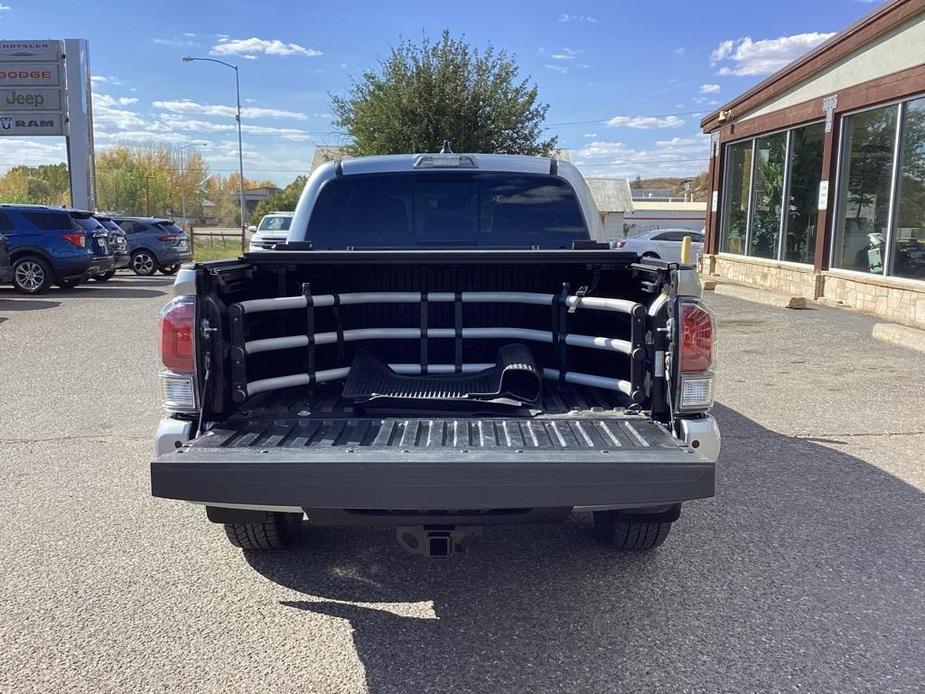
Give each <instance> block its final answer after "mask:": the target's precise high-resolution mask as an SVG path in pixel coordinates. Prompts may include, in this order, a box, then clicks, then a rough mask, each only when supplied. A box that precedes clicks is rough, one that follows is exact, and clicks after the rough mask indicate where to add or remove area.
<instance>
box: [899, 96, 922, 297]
mask: <svg viewBox="0 0 925 694" xmlns="http://www.w3.org/2000/svg"><path fill="white" fill-rule="evenodd" d="M895 217H896V224H895V226H894V230H893V244H892V245H893V261H892V272H891V274H893V275H896V276H898V277H908V278H911V279H917V280H925V98H921V99H917V100H915V101H910V102H909V103H908V104H906V107H905V114H904V117H903V126H902V144H901V145H900V160H899V190H898V195H897V206H896V213H895Z"/></svg>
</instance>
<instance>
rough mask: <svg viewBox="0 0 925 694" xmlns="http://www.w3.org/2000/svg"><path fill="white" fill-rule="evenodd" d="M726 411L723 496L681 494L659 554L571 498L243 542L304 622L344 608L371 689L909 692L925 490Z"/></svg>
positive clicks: (917, 657) (923, 552)
mask: <svg viewBox="0 0 925 694" xmlns="http://www.w3.org/2000/svg"><path fill="white" fill-rule="evenodd" d="M715 413H716V415H717V417H718V418H719V420H720V424H721V428H722V431H723V432H724V441H723V454H722V458H721V461H720V468H719V474H718V482H717V488H718V492H719V496H718V497H717V498H716V499H713V500H704V501H698V502H693V503H691V504H688V505H686V506H685V510H684V512H683V513H682V516H681V520H680V522H678V523H677V524H676V525H675V528H674V530H673V531H672V535H671V537H669V539H668V541H667V542H666V544H665V545H664V546H663V547H662V548H660V549H659V550H657V551H655V552H651V553H648V554H619V553H614V552H612V551H607V550H606V549H605V548H602V547H599V546H598V545H596V544H595V543H594V542H593V541H592V539H591V536H590V521H589V519H588V518H587V517H584V516H576V517H575V518H573V519H572V520H571V521H570V522H569V523H567V524H565V525H563V526H550V527H540V526H534V527H510V528H495V529H486V532H485V535H484V537H483V538H481V539H478V540H476V544H475V545H474V546H473V547H472V551H471V553H469V554H467V555H464V556H459V557H457V558H454V559H452V560H450V561H442V562H441V561H435V560H431V561H428V560H424V559H418V558H415V557H412V556H410V555H406V554H404V553H403V552H402V551H401V550H400V549H399V548H398V546H397V545H396V543H395V541H394V536H393V534H392V532H391V531H386V530H364V529H324V528H317V529H310V532H309V540H308V541H307V543H306V545H305V546H304V547H303V548H302V549H301V550H299V551H297V552H294V553H291V554H259V553H246V558H247V561H248V562H249V563H250V564H251V566H252V567H253V568H254V569H256V570H257V571H258V572H260V573H261V574H262V575H264V576H265V577H266V578H268V579H270V580H271V581H274V582H276V583H278V584H280V585H282V586H285V587H287V588H290V589H292V590H295V591H299V592H301V593H304V594H305V596H306V597H305V599H301V600H292V601H283V602H282V603H281V604H282V605H284V606H286V607H289V608H294V609H298V610H302V611H304V613H305V614H306V622H305V629H306V631H308V630H311V629H312V622H313V620H315V619H317V618H318V617H317V616H318V615H327V616H334V617H338V618H341V619H346V620H348V621H349V623H350V625H351V626H352V628H353V637H354V643H355V646H356V650H357V653H358V655H359V658H360V660H361V661H362V662H363V664H364V666H365V669H366V678H367V684H368V687H369V691H370V692H374V693H379V692H425V691H440V692H447V691H453V692H460V691H473V692H492V691H506V692H513V691H552V690H555V691H569V692H585V691H588V692H592V691H593V692H603V691H615V690H626V691H679V690H707V691H710V690H713V691H717V690H723V691H746V690H748V691H755V690H783V689H791V688H802V689H805V690H808V691H846V690H851V691H859V690H866V689H872V690H877V689H881V690H882V689H883V688H887V687H888V688H890V689H891V690H896V691H899V690H906V689H907V688H908V689H909V690H910V691H911V690H914V689H915V688H916V687H917V686H918V684H917V683H920V682H921V677H922V663H923V662H925V660H923V658H922V650H921V648H922V647H921V642H920V641H919V640H917V635H916V634H917V630H918V629H920V628H921V625H922V622H921V615H922V614H923V610H925V604H923V598H922V593H921V588H920V581H921V576H922V575H923V570H925V561H923V558H925V539H923V534H922V527H923V521H925V499H923V494H922V493H921V492H920V491H919V490H917V489H915V488H914V487H912V486H910V485H908V484H906V483H904V482H902V481H900V480H899V479H897V478H895V477H893V476H891V475H889V474H887V473H885V472H883V471H881V470H879V469H878V468H876V467H874V466H872V465H870V464H868V463H866V462H864V461H863V460H861V459H858V458H855V457H852V456H849V455H846V454H844V453H841V452H839V451H836V450H833V449H831V448H826V447H824V446H821V445H819V444H817V443H812V442H809V441H806V440H802V439H794V438H791V437H789V436H784V435H781V434H777V433H775V432H772V431H769V430H767V429H765V428H763V427H761V426H760V425H758V424H756V423H755V422H753V421H751V420H749V419H747V418H745V417H743V416H742V415H740V414H738V413H736V412H734V411H732V410H729V409H727V408H724V407H722V406H718V407H717V408H716V410H715ZM408 603H410V604H408ZM918 633H920V632H918Z"/></svg>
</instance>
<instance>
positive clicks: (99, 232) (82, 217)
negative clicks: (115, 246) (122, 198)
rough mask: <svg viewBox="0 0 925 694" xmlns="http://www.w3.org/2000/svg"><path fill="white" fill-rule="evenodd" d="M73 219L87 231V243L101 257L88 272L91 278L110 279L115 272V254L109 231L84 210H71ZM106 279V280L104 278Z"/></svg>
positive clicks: (94, 253) (90, 213)
mask: <svg viewBox="0 0 925 694" xmlns="http://www.w3.org/2000/svg"><path fill="white" fill-rule="evenodd" d="M68 213H69V214H70V215H71V219H73V220H74V222H75V223H76V224H77V226H79V227H80V228H81V229H83V230H84V231H85V232H87V243H88V245H89V246H90V248H91V250H92V251H93V255H95V256H96V257H97V258H98V259H99V263H98V264H97V265H96V266H95V267H94V268H93V269H91V270H90V271H89V272H88V273H87V274H88V277H89V278H90V279H101V278H105V279H107V280H108V279H109V278H110V277H112V275H113V274H114V273H115V269H114V268H115V255H114V253H113V250H112V246H111V245H110V242H109V231H108V230H107V229H106V227H104V226H103V225H102V224H100V222H99V221H98V220H97V219H96V218H95V217H94V216H93V213H92V212H86V211H84V210H69V211H68ZM104 281H105V280H104Z"/></svg>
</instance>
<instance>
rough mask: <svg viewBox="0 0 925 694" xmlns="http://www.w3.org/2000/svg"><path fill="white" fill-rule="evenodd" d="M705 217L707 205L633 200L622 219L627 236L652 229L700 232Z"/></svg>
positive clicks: (701, 203) (702, 203)
mask: <svg viewBox="0 0 925 694" xmlns="http://www.w3.org/2000/svg"><path fill="white" fill-rule="evenodd" d="M706 216H707V203H705V202H681V201H680V200H673V201H671V202H665V201H662V200H649V199H646V200H634V201H633V209H632V211H631V212H627V213H626V215H625V217H624V228H625V229H626V235H627V236H635V235H636V234H641V233H642V232H644V231H651V230H652V229H690V230H691V231H701V230H702V229H703V227H704V222H705V220H706Z"/></svg>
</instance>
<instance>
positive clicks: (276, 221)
mask: <svg viewBox="0 0 925 694" xmlns="http://www.w3.org/2000/svg"><path fill="white" fill-rule="evenodd" d="M293 214H294V213H293V212H271V213H270V214H268V215H264V217H263V219H261V220H260V224H258V225H257V226H256V227H251V228H250V231H251V232H252V233H253V236H251V243H250V248H248V250H249V251H264V250H266V249H267V248H269V247H271V246H272V245H273V244H276V243H286V239H287V238H288V237H289V225H290V224H292V215H293Z"/></svg>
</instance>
